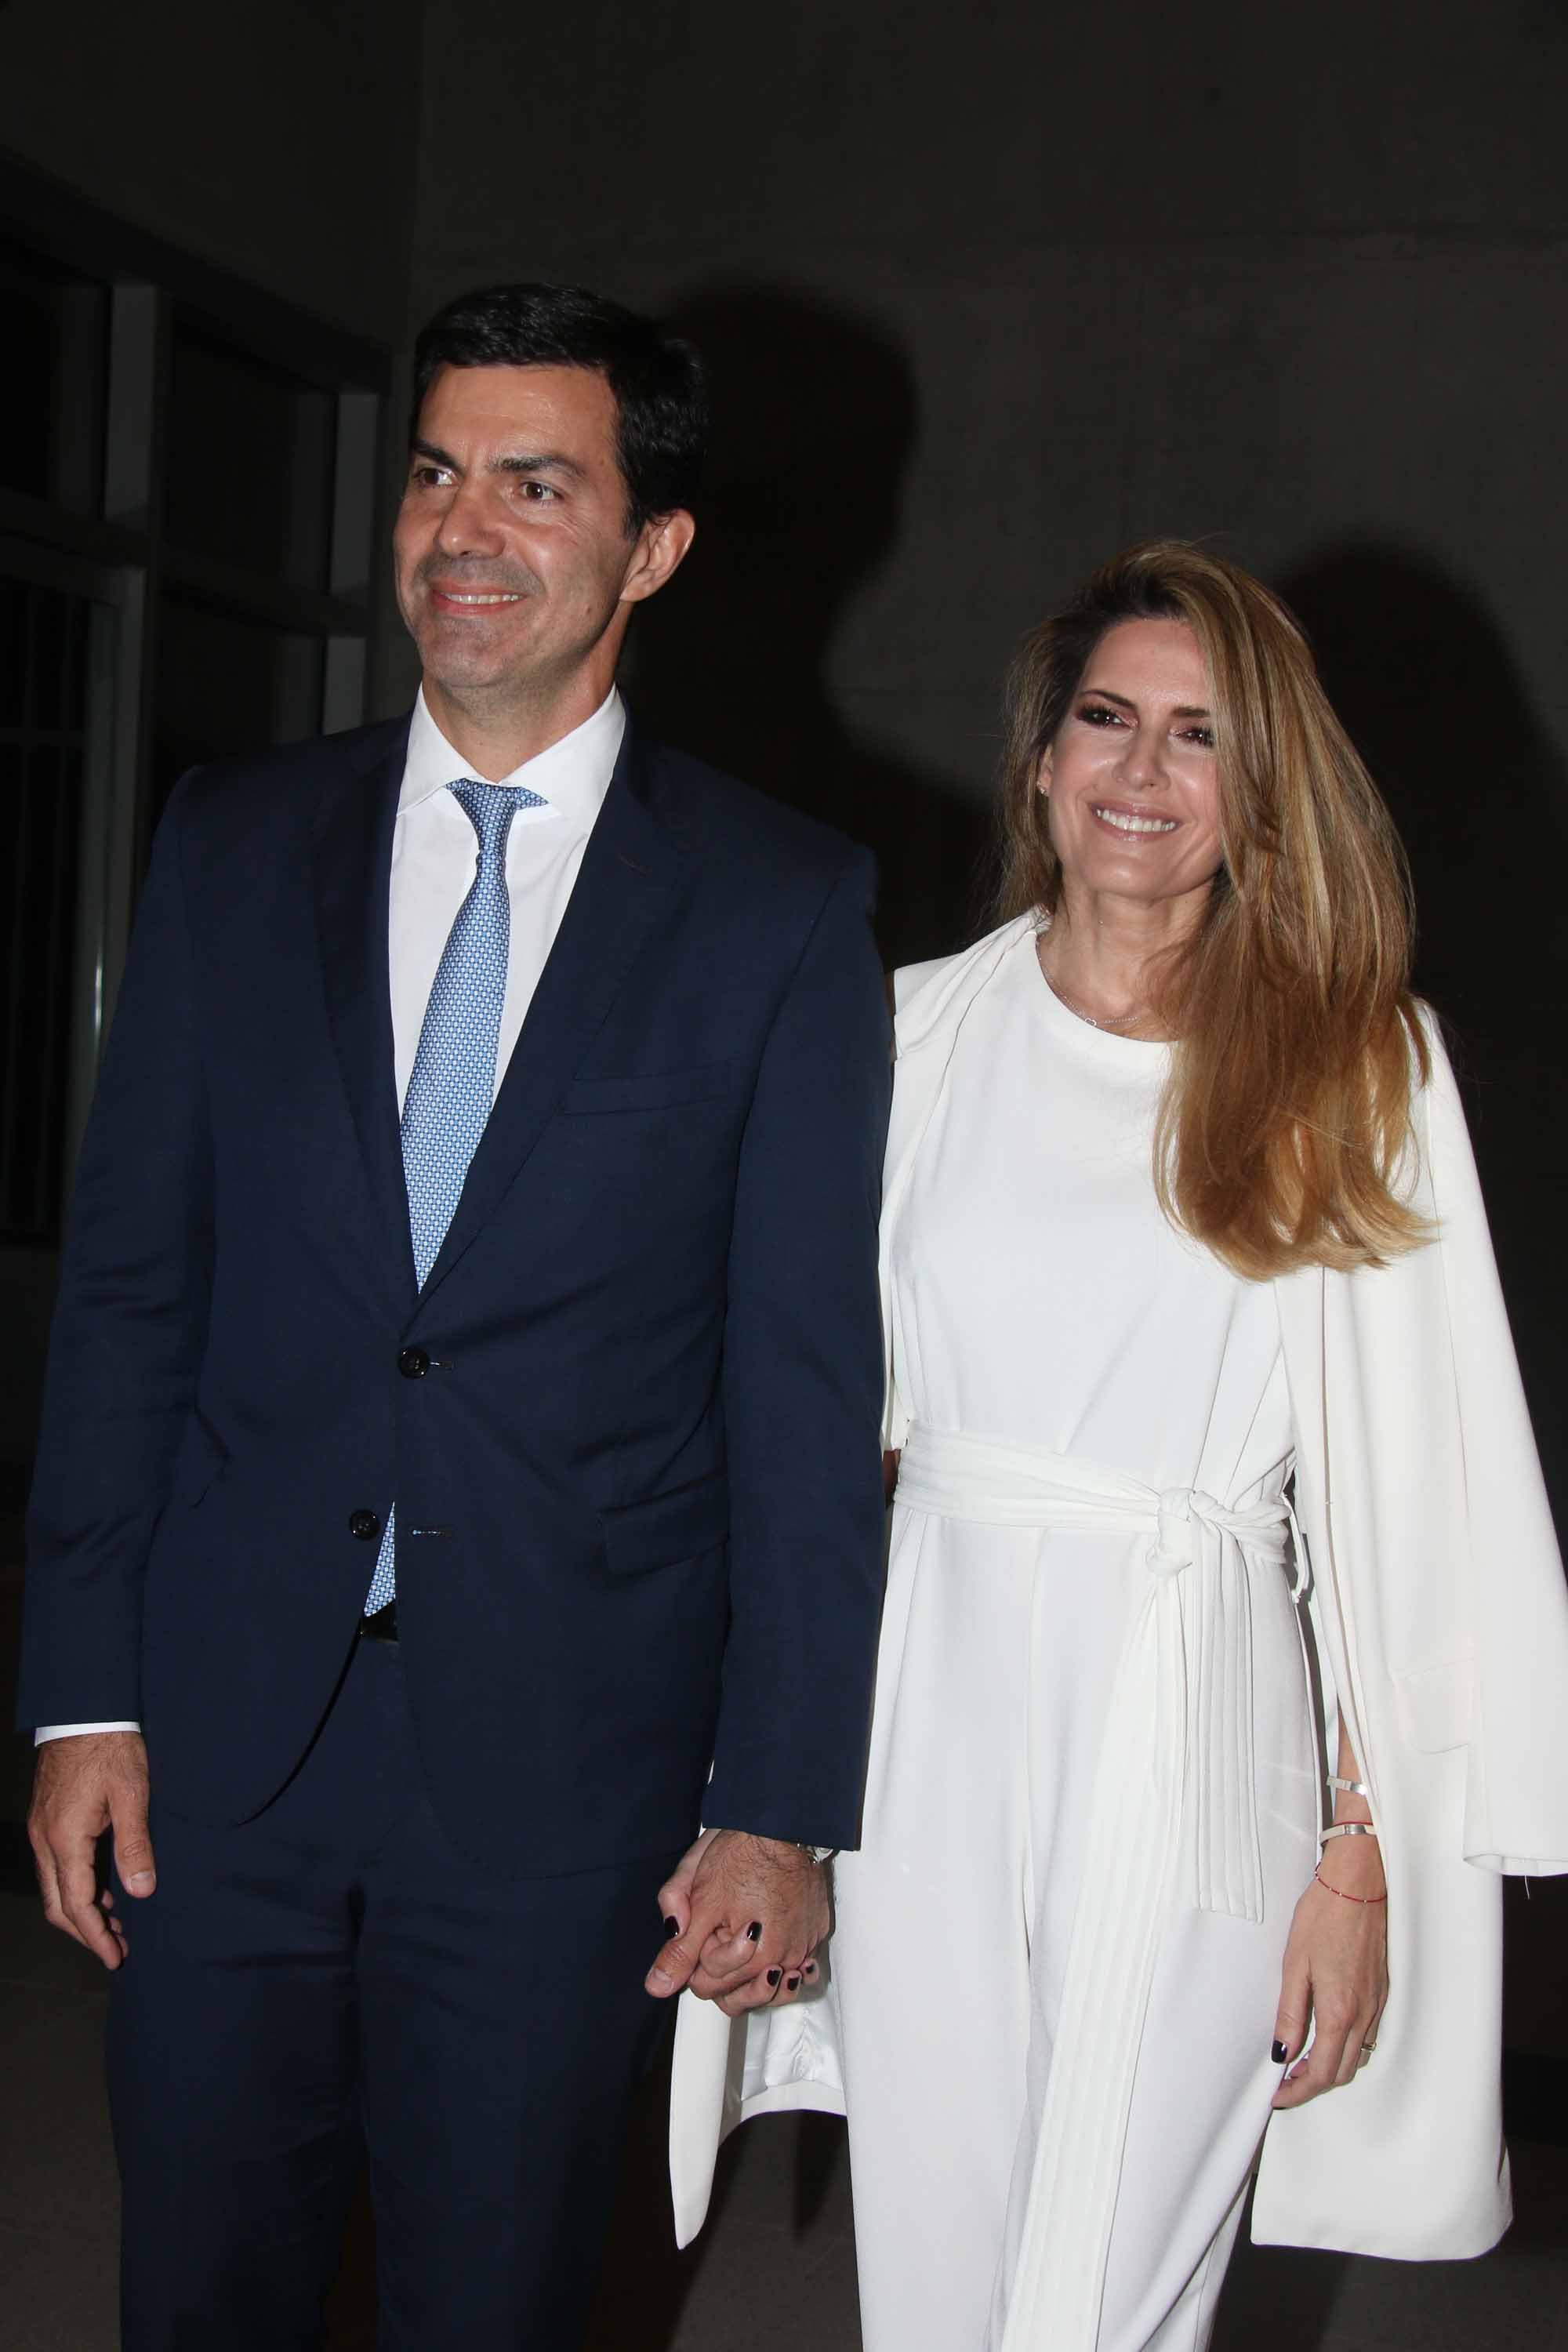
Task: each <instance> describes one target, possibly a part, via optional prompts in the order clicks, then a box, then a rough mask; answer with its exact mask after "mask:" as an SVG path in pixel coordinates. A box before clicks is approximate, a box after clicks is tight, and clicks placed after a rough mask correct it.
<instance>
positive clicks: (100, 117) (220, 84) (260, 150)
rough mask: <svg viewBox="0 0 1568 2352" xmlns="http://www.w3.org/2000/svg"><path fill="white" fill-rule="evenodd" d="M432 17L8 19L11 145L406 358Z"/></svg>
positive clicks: (351, 10) (230, 1) (105, 0)
mask: <svg viewBox="0 0 1568 2352" xmlns="http://www.w3.org/2000/svg"><path fill="white" fill-rule="evenodd" d="M421 26H422V10H421V5H420V0H380V5H376V0H225V5H223V6H222V7H213V6H211V5H197V0H73V5H71V6H70V7H69V8H67V9H58V8H47V7H38V6H31V7H25V6H22V5H16V4H15V0H14V5H9V6H6V7H4V8H0V145H3V146H4V147H5V148H6V149H8V150H9V151H10V152H12V153H13V154H14V155H16V157H17V158H18V159H20V160H22V161H24V162H27V163H33V164H35V165H36V166H37V169H38V170H39V171H42V172H47V173H50V174H51V175H52V176H53V177H55V178H56V179H60V180H64V181H66V182H68V184H70V185H71V186H72V187H74V188H76V189H78V190H79V191H80V192H81V193H82V194H84V195H88V196H90V197H91V198H93V199H94V201H95V202H97V203H100V204H102V205H107V206H108V207H110V209H111V210H113V211H114V212H117V213H120V214H121V215H124V216H125V217H127V218H128V219H131V220H133V221H135V222H136V223H138V225H139V226H142V227H144V228H148V229H151V230H153V231H154V232H156V234H158V235H159V236H163V237H166V238H168V239H169V240H170V242H171V243H173V244H175V245H179V246H183V247H185V248H186V249H187V250H188V251H190V252H193V253H196V254H200V255H201V256H203V257H205V259H208V260H210V261H214V262H216V263H218V264H220V265H221V266H222V267H223V268H226V269H231V270H234V271H236V272H237V274H238V275H240V276H242V277H246V278H250V279H252V280H253V281H254V282H255V283H256V284H258V285H259V286H264V287H267V288H268V289H270V290H271V291H273V292H275V293H278V294H281V295H284V296H286V297H287V298H288V299H289V300H291V301H294V302H298V303H300V305H301V306H302V307H303V308H304V309H306V310H314V311H316V312H317V313H318V314H319V315H320V316H321V317H322V318H325V319H328V320H331V321H332V322H333V323H334V324H336V325H338V326H342V327H346V328H352V329H353V330H354V331H357V332H360V333H363V334H367V335H371V336H374V337H375V338H377V339H378V340H381V341H388V342H395V341H397V340H398V339H399V337H400V336H401V334H402V331H403V324H404V309H405V300H406V297H407V275H408V244H409V234H410V228H411V224H412V219H413V206H414V169H413V156H414V146H415V129H416V114H417V107H418V89H419V68H418V60H419V46H420V34H421Z"/></svg>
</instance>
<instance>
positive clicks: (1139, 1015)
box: [1035, 957, 1148, 1034]
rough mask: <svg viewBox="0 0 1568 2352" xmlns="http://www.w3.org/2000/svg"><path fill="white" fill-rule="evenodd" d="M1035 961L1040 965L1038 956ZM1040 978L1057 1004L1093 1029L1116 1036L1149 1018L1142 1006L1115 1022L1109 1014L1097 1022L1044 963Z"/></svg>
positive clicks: (1123, 1014) (1041, 966)
mask: <svg viewBox="0 0 1568 2352" xmlns="http://www.w3.org/2000/svg"><path fill="white" fill-rule="evenodd" d="M1035 961H1036V962H1037V963H1038V962H1039V958H1038V957H1036V959H1035ZM1040 977H1041V979H1042V980H1043V981H1044V982H1045V983H1046V986H1047V988H1048V989H1049V990H1050V992H1051V994H1052V995H1053V996H1054V997H1055V998H1056V1000H1057V1003H1058V1004H1065V1005H1066V1006H1067V1009H1068V1012H1069V1013H1072V1014H1073V1016H1074V1017H1075V1019H1077V1020H1079V1021H1087V1022H1088V1024H1089V1027H1090V1028H1091V1029H1103V1030H1105V1031H1107V1032H1108V1033H1110V1034H1115V1033H1116V1032H1117V1031H1119V1030H1122V1029H1131V1028H1134V1027H1135V1026H1136V1025H1137V1024H1138V1023H1139V1022H1140V1021H1145V1020H1147V1018H1148V1013H1147V1011H1146V1009H1145V1008H1144V1007H1143V1006H1142V1005H1138V1006H1136V1007H1135V1008H1134V1010H1133V1011H1132V1012H1131V1013H1121V1014H1120V1015H1119V1016H1118V1017H1117V1018H1116V1019H1115V1020H1112V1019H1111V1018H1110V1015H1109V1014H1107V1016H1106V1017H1105V1019H1104V1020H1103V1021H1100V1020H1097V1019H1096V1018H1095V1016H1094V1014H1093V1013H1090V1012H1089V1011H1088V1010H1087V1008H1086V1007H1085V1006H1083V1005H1081V1004H1079V1002H1078V1000H1077V998H1076V997H1071V996H1069V995H1068V992H1067V990H1066V989H1065V988H1061V987H1058V984H1057V982H1055V981H1054V980H1053V979H1052V978H1051V975H1050V973H1049V972H1048V971H1047V970H1046V967H1045V965H1044V964H1043V963H1042V964H1040Z"/></svg>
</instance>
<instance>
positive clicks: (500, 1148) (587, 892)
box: [421, 722, 685, 1299]
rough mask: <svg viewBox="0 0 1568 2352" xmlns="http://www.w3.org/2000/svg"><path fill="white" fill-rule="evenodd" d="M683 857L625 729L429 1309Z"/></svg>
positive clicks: (547, 1109) (506, 1188) (489, 1212)
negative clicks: (658, 813)
mask: <svg viewBox="0 0 1568 2352" xmlns="http://www.w3.org/2000/svg"><path fill="white" fill-rule="evenodd" d="M684 869H685V857H684V855H683V853H682V852H681V851H680V850H679V848H678V847H677V845H676V844H675V842H674V841H673V840H672V838H671V837H670V835H668V833H667V832H666V830H665V829H664V827H663V826H662V825H661V824H659V822H658V819H657V818H656V817H655V816H654V814H653V813H652V810H651V809H650V807H649V805H648V801H647V769H646V761H645V760H644V757H643V754H642V751H641V750H640V747H639V745H638V744H637V740H636V738H635V736H634V734H633V730H632V728H631V725H630V723H629V722H628V724H627V727H626V735H625V738H624V739H623V741H622V744H621V751H620V756H619V758H618V759H617V760H616V769H615V773H614V775H613V776H612V777H611V780H610V788H609V791H608V793H606V794H605V804H604V807H603V808H602V809H601V810H600V812H599V816H598V820H597V822H596V823H595V827H594V830H593V832H592V834H591V835H589V838H588V846H587V848H586V850H585V851H584V856H583V864H582V866H581V868H580V870H579V872H578V876H577V880H576V883H575V885H574V888H573V892H572V897H571V899H570V901H569V902H568V905H567V908H566V912H565V914H564V916H563V919H562V923H561V929H560V930H559V931H558V932H557V934H556V938H555V943H554V946H553V947H552V950H551V952H550V956H549V959H548V961H547V962H546V964H545V967H544V971H543V973H542V976H541V979H540V982H539V986H538V988H537V989H536V990H535V992H534V995H533V999H532V1002H531V1003H530V1005H529V1008H528V1014H527V1018H526V1019H525V1020H524V1022H523V1024H522V1029H521V1034H519V1037H518V1041H517V1045H516V1046H515V1047H514V1049H513V1052H512V1056H511V1060H510V1064H509V1066H508V1068H507V1072H506V1076H505V1078H504V1079H503V1080H502V1083H501V1087H500V1092H499V1093H498V1095H497V1097H496V1100H495V1108H493V1110H492V1111H491V1113H490V1116H489V1123H488V1124H487V1126H486V1128H485V1131H484V1134H483V1136H482V1137H481V1138H480V1139H479V1150H477V1151H476V1152H475V1154H474V1157H473V1160H472V1161H471V1162H470V1163H469V1167H468V1181H467V1182H466V1183H465V1185H464V1187H463V1194H462V1198H461V1200H460V1201H459V1202H458V1208H457V1213H456V1214H455V1215H454V1217H453V1219H452V1223H451V1226H450V1228H449V1230H448V1232H447V1238H446V1240H445V1242H444V1243H443V1244H442V1246H441V1251H440V1255H438V1256H437V1260H436V1263H435V1265H433V1266H432V1267H431V1269H430V1272H429V1275H428V1276H427V1278H426V1284H425V1288H424V1291H423V1292H422V1293H421V1298H422V1299H425V1298H428V1297H430V1296H431V1295H432V1293H433V1292H434V1291H436V1290H437V1288H438V1287H439V1286H440V1285H441V1283H442V1282H444V1281H445V1279H446V1277H447V1275H448V1274H449V1273H450V1272H451V1270H452V1268H453V1266H454V1265H456V1264H457V1262H458V1259H459V1258H460V1257H461V1256H462V1255H463V1253H464V1251H465V1250H466V1249H467V1248H468V1244H470V1243H471V1242H472V1241H473V1239H474V1237H475V1235H476V1234H478V1233H479V1231H480V1229H481V1228H482V1227H483V1225H484V1224H485V1223H487V1222H488V1220H489V1218H490V1217H492V1216H493V1215H494V1214H495V1213H496V1211H497V1209H498V1208H499V1207H500V1204H501V1202H502V1201H503V1200H504V1199H505V1197H506V1195H507V1193H508V1192H510V1188H511V1186H512V1185H513V1184H514V1183H515V1182H516V1181H517V1179H518V1176H519V1175H520V1174H521V1171H522V1168H523V1166H524V1163H525V1162H526V1160H527V1159H528V1156H529V1154H530V1152H531V1150H533V1147H534V1145H535V1144H536V1143H537V1142H538V1140H539V1137H540V1134H541V1132H542V1129H543V1128H544V1126H545V1124H546V1122H547V1121H548V1119H549V1118H550V1117H551V1115H552V1112H553V1111H554V1109H555V1107H556V1105H557V1103H558V1102H559V1101H560V1099H561V1097H562V1095H563V1092H564V1091H565V1088H566V1087H567V1086H568V1085H569V1083H570V1082H571V1079H572V1077H573V1076H574V1073H575V1071H576V1070H577V1068H578V1066H579V1065H580V1064H581V1062H582V1060H583V1057H584V1055H585V1054H586V1052H587V1050H588V1048H589V1046H590V1045H592V1043H593V1041H594V1038H595V1035H596V1034H597V1033H598V1030H599V1028H600V1026H601V1024H602V1023H603V1021H604V1019H605V1014H606V1013H607V1012H608V1011H609V1009H610V1005H611V1003H612V1002H613V1001H614V998H615V995H616V990H617V989H618V988H619V987H620V985H621V983H622V982H623V981H624V979H625V978H626V974H627V972H628V971H630V970H631V967H632V965H633V963H634V962H635V961H636V959H637V955H638V954H639V953H640V952H641V950H642V948H643V946H644V945H645V943H646V942H647V939H648V937H649V935H650V933H651V932H652V930H653V929H654V927H655V926H656V925H657V924H658V922H659V921H660V919H662V918H664V917H665V916H666V915H668V912H669V910H670V908H672V907H673V906H674V905H675V904H676V903H678V899H679V891H680V888H681V885H682V882H683V880H684Z"/></svg>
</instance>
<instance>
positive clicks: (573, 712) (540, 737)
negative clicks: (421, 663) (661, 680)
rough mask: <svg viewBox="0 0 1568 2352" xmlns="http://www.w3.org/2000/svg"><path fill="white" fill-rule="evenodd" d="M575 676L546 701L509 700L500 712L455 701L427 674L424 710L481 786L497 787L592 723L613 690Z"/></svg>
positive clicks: (602, 681) (601, 681) (481, 701)
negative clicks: (585, 723) (555, 744)
mask: <svg viewBox="0 0 1568 2352" xmlns="http://www.w3.org/2000/svg"><path fill="white" fill-rule="evenodd" d="M614 682H615V681H614V675H613V673H611V674H610V675H608V676H606V677H598V676H597V675H589V674H588V673H586V672H582V671H580V672H579V673H578V674H577V675H576V677H574V678H573V679H571V680H570V682H569V683H568V684H566V685H565V686H563V688H560V689H558V690H557V691H556V692H554V693H552V694H550V695H548V696H541V697H539V698H534V699H530V700H528V701H520V700H510V699H509V701H508V703H507V704H506V706H505V707H504V708H500V707H497V706H496V705H493V704H489V703H487V701H486V699H485V698H481V697H479V696H472V697H469V696H465V697H462V698H455V697H454V696H453V695H452V694H451V693H449V692H448V691H447V689H446V688H443V687H441V686H440V685H438V684H437V681H436V680H435V679H434V678H433V677H430V676H429V674H428V673H426V677H425V679H424V682H423V683H424V694H425V707H426V709H427V710H428V711H429V713H430V716H431V718H432V719H434V720H435V721H436V724H437V727H438V728H439V729H440V730H441V732H442V734H443V735H444V736H445V737H446V739H447V742H448V743H450V745H451V746H452V749H453V751H456V752H457V754H458V758H459V759H460V760H462V761H465V762H466V763H467V765H468V767H470V768H471V769H472V770H473V772H474V773H475V775H476V776H478V777H479V778H480V779H481V780H482V781H483V782H486V783H498V782H500V779H501V777H503V776H510V774H511V773H512V772H513V771H514V770H515V769H517V768H521V766H522V764H523V762H524V761H527V760H536V759H537V758H538V757H539V754H540V753H541V752H542V751H549V749H550V747H551V745H552V743H559V742H560V740H561V739H562V737H563V735H570V734H572V733H573V732H574V730H575V729H577V728H579V727H581V726H582V725H583V723H584V720H585V719H592V717H593V716H594V713H595V710H597V709H599V708H600V706H601V704H602V703H603V702H604V700H605V696H606V695H607V694H608V693H609V691H610V688H611V686H612V685H613V684H614Z"/></svg>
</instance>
